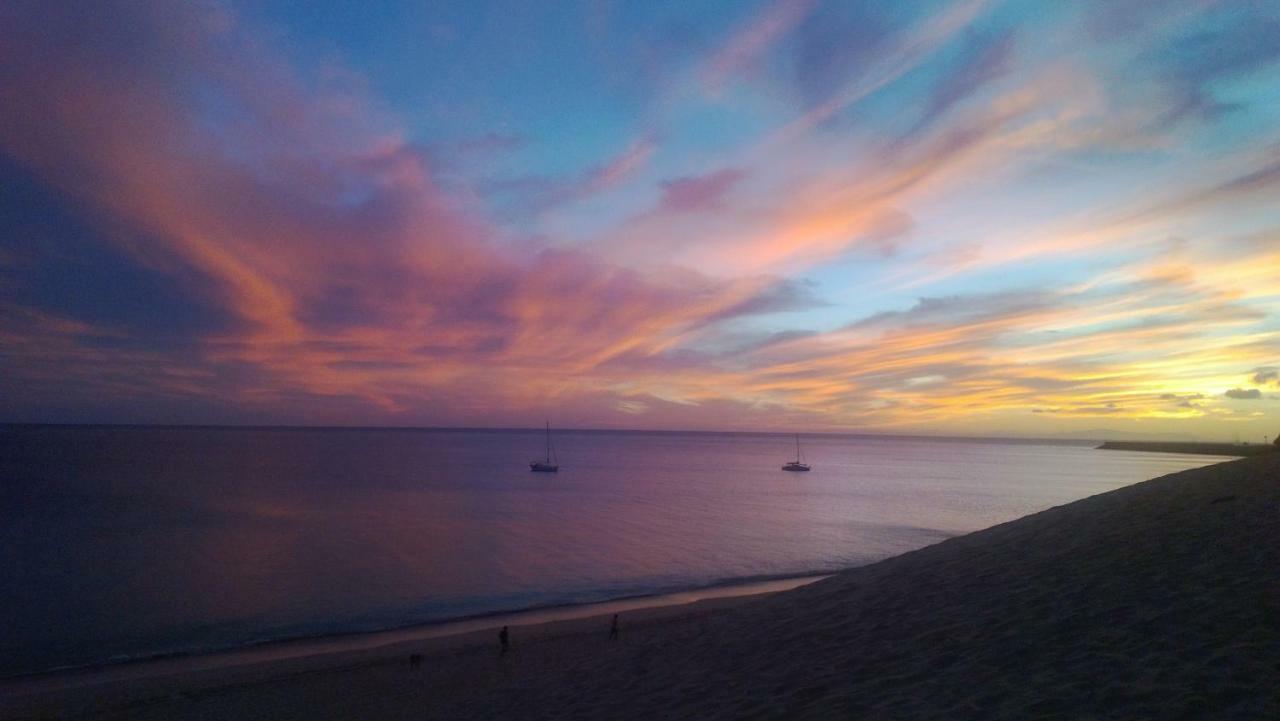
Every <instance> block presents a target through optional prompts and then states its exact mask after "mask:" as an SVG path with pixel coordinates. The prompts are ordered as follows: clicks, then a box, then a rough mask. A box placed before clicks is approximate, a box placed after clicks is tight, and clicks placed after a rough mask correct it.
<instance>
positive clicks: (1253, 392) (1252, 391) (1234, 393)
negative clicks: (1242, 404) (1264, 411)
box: [1222, 388, 1262, 401]
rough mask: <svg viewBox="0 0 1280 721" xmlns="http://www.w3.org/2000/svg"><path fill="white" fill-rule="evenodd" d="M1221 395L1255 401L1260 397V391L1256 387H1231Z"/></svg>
mask: <svg viewBox="0 0 1280 721" xmlns="http://www.w3.org/2000/svg"><path fill="white" fill-rule="evenodd" d="M1222 395H1224V396H1226V397H1228V398H1234V399H1236V400H1241V401H1256V400H1258V399H1260V398H1262V391H1260V390H1258V389H1257V388H1248V389H1246V388H1232V389H1231V390H1229V391H1227V392H1226V393H1223V394H1222Z"/></svg>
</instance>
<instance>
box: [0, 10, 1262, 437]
mask: <svg viewBox="0 0 1280 721" xmlns="http://www.w3.org/2000/svg"><path fill="white" fill-rule="evenodd" d="M544 417H549V418H550V419H551V422H552V423H553V424H555V425H557V426H561V427H604V428H656V429H743V430H747V429H750V430H792V429H795V430H806V431H872V432H894V433H913V432H924V433H947V434H964V435H974V434H1000V435H1033V436H1034V435H1039V436H1043V435H1055V434H1060V433H1073V432H1082V431H1090V430H1093V429H1114V430H1116V431H1124V432H1131V433H1144V434H1152V435H1190V436H1195V437H1198V438H1205V439H1210V438H1215V439H1228V440H1229V439H1232V438H1234V437H1237V436H1238V437H1239V438H1241V439H1242V440H1251V441H1255V442H1260V441H1261V440H1262V438H1263V436H1264V435H1269V436H1274V435H1275V434H1276V433H1278V432H1280V3H1276V2H1273V1H1266V0H1264V1H1261V2H1247V1H1241V2H1220V3H1214V2H1177V1H1170V2H1156V1H1154V0H1132V1H1131V0H1099V1H1097V2H1012V1H1011V2H998V1H991V2H985V1H982V0H960V1H959V2H816V1H810V0H777V1H773V2H696V1H680V2H656V1H648V0H645V1H636V2H609V1H607V0H602V1H600V2H557V3H551V2H547V3H540V2H532V3H527V2H477V1H465V2H399V3H394V2H391V3H368V2H365V1H364V0H350V1H349V2H348V1H346V0H329V1H325V2H283V1H280V2H253V3H250V2H244V3H238V2H226V3H221V2H193V3H178V2H168V1H159V0H157V1H155V2H92V3H88V2H86V3H73V2H44V1H34V0H9V1H7V2H4V3H2V4H0V421H22V422H45V421H48V422H124V423H249V424H281V423H282V424H326V425H329V424H336V425H431V426H453V425H465V426H503V427H509V426H532V425H540V424H541V422H542V420H543V418H544Z"/></svg>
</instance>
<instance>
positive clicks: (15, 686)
mask: <svg viewBox="0 0 1280 721" xmlns="http://www.w3.org/2000/svg"><path fill="white" fill-rule="evenodd" d="M843 570H847V569H837V570H830V571H812V572H806V573H803V574H781V575H776V576H748V577H741V578H734V579H726V580H723V581H718V582H715V583H711V584H708V585H703V586H695V587H691V588H682V589H675V590H664V591H658V592H654V593H642V594H632V595H625V596H618V597H615V598H608V599H605V600H601V601H587V602H581V603H572V602H570V603H560V604H550V605H545V606H534V607H529V608H521V609H512V610H505V611H494V612H489V613H480V614H474V615H469V616H460V617H455V618H449V619H442V620H439V621H427V622H421V623H410V624H406V625H403V626H394V627H389V628H382V629H376V630H369V631H342V632H336V633H324V634H315V635H308V636H296V637H290V638H277V639H264V640H259V641H250V642H247V643H244V644H239V645H234V646H227V647H223V648H216V649H210V650H206V651H190V652H186V651H175V652H169V653H159V654H154V655H148V656H140V657H137V658H124V659H119V660H107V661H102V662H95V663H88V664H82V665H73V666H61V667H56V668H50V669H45V670H40V671H32V672H29V673H23V674H18V675H12V676H5V677H0V692H3V693H2V694H0V696H10V695H13V696H29V695H35V694H45V693H49V692H53V691H66V690H74V689H77V688H81V687H87V686H95V685H100V684H104V683H119V682H137V681H143V682H145V681H146V680H147V679H151V678H159V677H165V676H172V675H174V674H200V673H205V672H210V671H234V670H235V669H237V668H242V667H254V666H261V665H263V664H275V663H281V662H302V663H304V664H305V663H309V662H313V661H320V660H321V659H325V658H330V659H339V658H345V657H349V656H353V655H357V654H361V655H362V654H377V655H381V654H383V653H385V652H387V651H389V650H390V649H392V648H394V647H397V646H403V645H406V644H413V643H416V642H422V641H432V640H444V641H446V642H447V641H448V639H452V638H458V637H465V636H470V635H474V634H476V633H479V632H488V631H493V630H494V629H497V628H499V627H501V626H503V625H509V626H513V627H517V628H519V627H530V626H533V627H536V626H547V625H550V624H557V623H564V622H573V621H581V620H590V619H595V618H600V617H603V616H611V615H612V614H614V613H619V614H621V613H629V614H634V613H636V612H643V613H644V614H645V616H646V618H648V617H654V618H656V617H661V616H664V615H666V614H664V611H666V612H670V613H671V614H675V613H678V612H679V610H680V609H682V608H684V607H693V606H698V605H699V604H702V605H703V606H706V605H712V604H715V605H718V606H724V605H728V604H730V603H732V602H735V601H739V600H748V599H751V598H755V597H758V596H763V595H769V594H773V593H780V592H782V591H787V590H791V589H793V588H798V587H800V586H804V585H807V584H810V583H814V582H816V581H820V580H822V579H825V578H829V577H830V576H832V575H834V574H836V573H839V572H841V571H843ZM3 711H4V706H3V704H0V712H3Z"/></svg>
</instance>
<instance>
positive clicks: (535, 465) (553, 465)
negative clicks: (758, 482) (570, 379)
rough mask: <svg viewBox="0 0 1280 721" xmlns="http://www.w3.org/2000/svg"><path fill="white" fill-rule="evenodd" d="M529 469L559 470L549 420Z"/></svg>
mask: <svg viewBox="0 0 1280 721" xmlns="http://www.w3.org/2000/svg"><path fill="white" fill-rule="evenodd" d="M529 470H531V471H533V472H534V473H556V472H557V471H559V470H560V460H559V459H558V458H556V449H555V448H553V447H552V446H551V421H547V455H546V457H545V458H543V459H542V460H541V461H529ZM805 470H808V469H805Z"/></svg>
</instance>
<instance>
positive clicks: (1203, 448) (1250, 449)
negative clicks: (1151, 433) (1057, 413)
mask: <svg viewBox="0 0 1280 721" xmlns="http://www.w3.org/2000/svg"><path fill="white" fill-rule="evenodd" d="M1098 448H1099V449H1101V450H1104V451H1147V452H1150V453H1194V454H1196V455H1203V456H1258V455H1262V454H1263V453H1272V452H1275V451H1276V450H1277V448H1276V446H1274V445H1270V444H1268V445H1261V444H1249V445H1240V444H1236V443H1187V442H1177V441H1107V442H1106V443H1103V444H1102V445H1100V446H1098Z"/></svg>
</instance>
